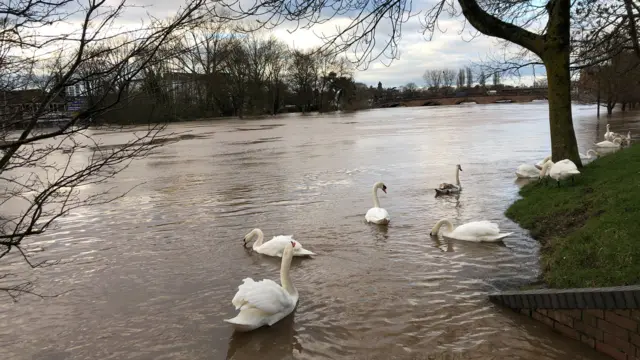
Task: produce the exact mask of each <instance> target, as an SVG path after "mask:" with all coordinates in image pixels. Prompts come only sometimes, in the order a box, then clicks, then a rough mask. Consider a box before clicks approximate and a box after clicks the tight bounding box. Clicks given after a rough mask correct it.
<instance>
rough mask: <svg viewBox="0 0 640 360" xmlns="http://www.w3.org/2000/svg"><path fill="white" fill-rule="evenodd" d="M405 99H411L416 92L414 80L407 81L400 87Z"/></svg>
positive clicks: (416, 87) (416, 86)
mask: <svg viewBox="0 0 640 360" xmlns="http://www.w3.org/2000/svg"><path fill="white" fill-rule="evenodd" d="M402 92H403V95H404V98H405V99H411V98H413V97H415V96H416V95H417V94H418V85H416V83H414V82H410V83H407V84H406V85H405V86H404V88H403V89H402Z"/></svg>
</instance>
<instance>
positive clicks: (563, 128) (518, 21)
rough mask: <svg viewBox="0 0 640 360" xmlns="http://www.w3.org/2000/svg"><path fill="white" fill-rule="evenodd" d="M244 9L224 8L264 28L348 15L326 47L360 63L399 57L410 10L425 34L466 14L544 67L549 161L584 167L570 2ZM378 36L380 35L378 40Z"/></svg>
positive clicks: (315, 1) (403, 0)
mask: <svg viewBox="0 0 640 360" xmlns="http://www.w3.org/2000/svg"><path fill="white" fill-rule="evenodd" d="M597 1H600V2H605V1H606V0H587V1H583V2H575V3H576V5H575V6H579V5H577V4H580V3H585V2H586V3H594V2H597ZM245 5H246V4H245V3H243V6H240V4H239V0H238V1H232V0H230V2H225V3H224V4H223V6H224V7H225V9H227V10H229V11H230V14H231V15H229V18H233V19H242V18H247V17H250V16H252V17H254V16H257V17H259V18H261V23H262V24H264V26H267V27H271V26H277V25H280V24H282V23H284V22H285V21H290V22H294V23H295V22H297V23H298V25H299V26H301V27H307V28H310V27H311V26H313V25H314V24H317V23H323V22H326V21H328V19H330V18H332V17H335V16H342V15H344V14H347V13H349V14H353V15H352V16H350V17H349V20H348V23H347V25H346V26H342V27H338V28H337V32H336V33H335V34H332V35H329V36H327V37H326V40H327V41H326V44H327V45H326V46H327V47H331V48H332V49H334V50H335V51H345V50H352V51H353V54H354V56H355V57H356V58H357V59H358V61H359V62H360V63H361V64H368V63H370V62H371V61H373V60H376V59H378V58H380V56H383V55H386V56H388V57H390V58H395V57H397V55H398V40H399V38H400V37H401V35H402V32H401V30H402V25H403V24H404V23H406V22H407V21H409V20H410V19H411V18H412V16H413V15H415V14H416V13H415V12H414V11H422V10H425V11H422V14H424V18H423V19H424V22H423V26H424V30H425V32H426V33H428V34H432V33H433V32H434V31H435V29H436V28H438V26H439V19H440V18H441V15H449V16H463V17H464V21H465V24H466V22H468V23H469V24H471V25H472V26H473V27H474V28H475V29H476V30H477V31H479V32H480V33H483V34H485V35H488V36H492V37H497V38H500V39H503V40H506V41H508V42H510V43H513V44H516V45H518V46H520V47H522V48H523V49H525V50H526V51H528V52H529V53H531V54H535V56H536V57H537V58H538V59H539V60H537V61H538V62H542V63H543V64H544V66H545V67H546V70H547V74H548V78H549V82H550V84H549V85H550V86H549V96H548V98H549V125H550V134H551V151H552V156H553V160H554V161H559V160H561V159H565V158H566V159H570V160H572V161H573V162H574V163H576V164H577V165H578V166H579V167H580V166H582V163H581V161H580V156H579V153H578V146H577V142H576V137H575V132H574V129H573V121H572V114H571V72H570V65H571V61H570V59H571V57H570V55H571V51H572V36H571V31H572V28H571V20H572V16H573V14H575V11H573V12H572V7H571V5H572V2H571V1H570V0H549V1H545V2H543V3H542V4H541V3H540V2H538V1H533V0H522V1H520V0H519V1H502V0H483V1H479V0H438V1H436V2H435V3H432V5H429V6H431V7H430V8H428V9H414V8H413V7H412V2H410V1H408V0H397V1H368V0H367V1H364V2H363V1H355V0H346V1H345V0H329V1H326V0H310V1H303V2H300V1H294V0H254V1H253V2H251V3H250V4H249V5H248V6H245ZM632 6H633V5H632ZM584 8H585V9H588V7H584ZM379 31H380V32H381V33H383V34H384V35H381V36H379V35H378V32H379ZM387 34H390V35H387ZM540 60H541V61H540ZM520 65H523V64H520ZM525 65H526V64H525Z"/></svg>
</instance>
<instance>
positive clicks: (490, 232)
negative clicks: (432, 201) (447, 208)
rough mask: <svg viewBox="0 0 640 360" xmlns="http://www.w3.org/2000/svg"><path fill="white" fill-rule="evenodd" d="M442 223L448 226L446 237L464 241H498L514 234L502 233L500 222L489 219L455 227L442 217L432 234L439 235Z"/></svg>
mask: <svg viewBox="0 0 640 360" xmlns="http://www.w3.org/2000/svg"><path fill="white" fill-rule="evenodd" d="M442 225H446V226H447V230H446V231H445V232H444V233H443V235H444V236H445V237H449V238H452V239H457V240H464V241H475V242H498V241H500V240H502V239H504V238H506V237H507V236H509V235H511V234H513V233H512V232H510V233H502V234H501V233H500V228H499V227H498V224H496V223H492V222H490V221H488V220H482V221H472V222H468V223H466V224H462V225H460V226H458V227H457V228H455V229H454V227H453V224H452V223H451V221H449V220H448V219H442V220H440V221H438V222H437V223H436V225H435V226H434V227H433V228H432V229H431V233H430V235H432V236H434V235H438V230H440V227H441V226H442Z"/></svg>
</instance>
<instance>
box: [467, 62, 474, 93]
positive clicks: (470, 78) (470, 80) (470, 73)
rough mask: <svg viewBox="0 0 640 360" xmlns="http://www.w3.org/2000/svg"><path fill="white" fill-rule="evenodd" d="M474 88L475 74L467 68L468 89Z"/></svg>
mask: <svg viewBox="0 0 640 360" xmlns="http://www.w3.org/2000/svg"><path fill="white" fill-rule="evenodd" d="M472 86H473V72H471V68H470V67H467V87H468V88H469V89H471V87H472Z"/></svg>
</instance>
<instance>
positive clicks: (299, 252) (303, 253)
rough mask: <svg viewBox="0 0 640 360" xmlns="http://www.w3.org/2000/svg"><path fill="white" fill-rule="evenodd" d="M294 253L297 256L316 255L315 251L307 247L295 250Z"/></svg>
mask: <svg viewBox="0 0 640 360" xmlns="http://www.w3.org/2000/svg"><path fill="white" fill-rule="evenodd" d="M293 255H296V256H311V255H315V253H314V252H311V251H309V250H307V249H300V250H297V251H295V252H294V253H293Z"/></svg>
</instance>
